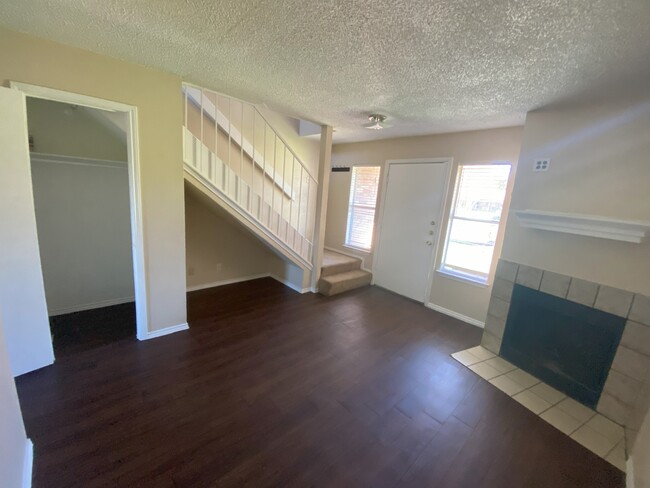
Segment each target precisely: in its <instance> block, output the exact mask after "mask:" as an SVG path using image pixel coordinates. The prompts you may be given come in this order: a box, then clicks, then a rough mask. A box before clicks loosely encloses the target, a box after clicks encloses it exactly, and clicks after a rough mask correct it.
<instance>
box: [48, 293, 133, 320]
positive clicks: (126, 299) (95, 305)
mask: <svg viewBox="0 0 650 488" xmlns="http://www.w3.org/2000/svg"><path fill="white" fill-rule="evenodd" d="M129 302H135V297H133V296H131V297H122V298H111V299H110V300H101V301H99V302H92V303H85V304H83V305H74V306H72V307H66V308H57V309H54V310H48V315H49V316H50V317H56V316H57V315H64V314H66V313H73V312H83V311H84V310H93V309H95V308H102V307H111V306H113V305H122V304H123V303H129Z"/></svg>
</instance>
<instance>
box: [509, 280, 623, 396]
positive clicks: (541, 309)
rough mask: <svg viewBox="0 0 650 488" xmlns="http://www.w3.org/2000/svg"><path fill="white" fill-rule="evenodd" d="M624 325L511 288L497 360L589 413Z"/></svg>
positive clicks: (591, 310) (568, 303)
mask: <svg viewBox="0 0 650 488" xmlns="http://www.w3.org/2000/svg"><path fill="white" fill-rule="evenodd" d="M624 327H625V319H624V318H623V317H619V316H617V315H612V314H610V313H607V312H602V311H600V310H596V309H594V308H590V307H587V306H584V305H581V304H579V303H574V302H571V301H569V300H565V299H563V298H558V297H555V296H553V295H548V294H546V293H543V292H540V291H537V290H533V289H532V288H527V287H525V286H521V285H515V287H514V290H513V294H512V301H511V304H510V311H509V313H508V319H507V321H506V328H505V332H504V336H503V343H502V345H501V356H503V357H504V358H505V359H507V360H509V361H510V362H512V363H513V364H515V365H517V366H519V367H520V368H521V369H523V370H525V371H528V372H529V373H530V374H532V375H534V376H536V377H538V378H539V379H541V380H543V381H545V382H546V383H548V384H549V385H551V386H553V387H555V388H557V389H558V390H560V391H562V392H563V393H566V394H567V395H569V396H570V397H572V398H574V399H575V400H577V401H579V402H581V403H583V404H584V405H586V406H588V407H590V408H595V407H596V405H597V403H598V399H599V398H600V394H601V392H602V390H603V386H604V385H605V380H606V379H607V375H608V373H609V369H610V367H611V365H612V361H613V360H614V354H615V353H616V348H617V347H618V343H619V342H620V340H621V335H622V333H623V328H624Z"/></svg>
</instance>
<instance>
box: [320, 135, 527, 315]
mask: <svg viewBox="0 0 650 488" xmlns="http://www.w3.org/2000/svg"><path fill="white" fill-rule="evenodd" d="M521 134H522V128H521V127H511V128H506V129H493V130H483V131H471V132H458V133H453V134H439V135H431V136H419V137H402V138H397V139H384V140H380V141H370V142H360V143H350V144H335V145H334V146H333V147H332V165H334V166H336V165H354V164H368V165H375V166H382V171H383V169H384V167H385V162H386V161H387V160H390V159H414V158H453V161H454V165H453V167H452V169H451V172H450V174H451V177H452V181H451V182H450V184H451V187H450V188H451V189H452V191H450V192H449V197H448V199H447V202H446V204H445V209H444V215H445V216H448V215H449V209H450V205H451V198H452V196H453V185H454V181H453V178H454V177H455V175H456V170H457V165H458V164H459V163H470V162H480V161H510V162H511V163H512V165H513V173H514V171H515V168H516V165H517V160H518V157H519V146H520V142H521ZM382 178H383V176H382ZM380 185H381V182H380ZM349 191H350V173H332V174H331V176H330V190H329V201H328V207H327V209H328V213H327V227H326V234H325V245H326V246H327V247H331V248H333V249H338V250H341V251H344V252H353V253H355V254H357V255H359V256H360V257H363V258H364V266H366V267H368V266H370V262H371V261H372V253H362V252H354V251H350V250H349V249H346V248H345V247H344V246H343V243H344V239H345V226H346V223H347V206H348V199H349ZM382 198H383V195H382V194H381V193H380V195H379V199H382ZM506 203H507V202H506ZM443 224H445V223H443ZM445 234H446V224H445V225H443V226H442V227H441V228H440V242H439V243H438V256H437V257H436V266H438V265H439V262H440V259H441V253H442V251H443V244H442V243H443V240H444V236H445ZM502 236H503V232H501V233H500V235H499V237H498V238H497V243H496V249H495V256H499V253H500V248H501V242H502ZM490 292H491V288H490V287H481V286H477V285H474V284H470V283H466V282H461V281H457V280H454V279H451V278H448V277H446V276H443V275H441V274H439V273H434V274H433V277H432V282H431V295H430V297H429V300H430V302H431V303H432V304H433V305H436V306H438V307H441V308H444V309H447V310H451V311H452V312H455V313H457V314H460V315H463V316H465V317H467V318H469V319H471V320H472V321H475V322H484V321H485V317H486V315H487V307H488V303H489V299H490Z"/></svg>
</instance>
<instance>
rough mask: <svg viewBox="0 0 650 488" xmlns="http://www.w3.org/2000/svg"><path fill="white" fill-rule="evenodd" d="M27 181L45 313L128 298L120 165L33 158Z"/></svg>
mask: <svg viewBox="0 0 650 488" xmlns="http://www.w3.org/2000/svg"><path fill="white" fill-rule="evenodd" d="M28 117H29V113H28ZM28 122H29V119H28ZM30 123H31V122H30ZM32 181H33V185H34V205H35V208H36V224H37V228H38V240H39V249H40V255H41V262H42V265H43V280H44V282H45V296H46V298H47V306H48V312H49V314H50V315H57V314H61V313H68V312H73V311H77V310H84V309H89V308H96V307H101V306H107V305H112V304H115V303H123V302H127V301H132V300H134V287H133V260H132V251H131V221H130V213H129V212H130V211H129V203H130V202H129V175H128V169H127V165H126V163H118V164H114V165H108V164H104V165H97V164H66V163H65V162H46V161H45V162H44V161H40V160H34V159H33V160H32Z"/></svg>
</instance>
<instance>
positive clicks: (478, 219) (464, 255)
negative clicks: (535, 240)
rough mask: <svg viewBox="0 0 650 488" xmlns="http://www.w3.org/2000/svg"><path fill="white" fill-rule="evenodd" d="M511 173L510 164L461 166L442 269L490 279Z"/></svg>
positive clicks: (469, 277)
mask: <svg viewBox="0 0 650 488" xmlns="http://www.w3.org/2000/svg"><path fill="white" fill-rule="evenodd" d="M509 176H510V165H509V164H472V165H461V166H460V167H459V168H458V178H457V182H456V191H455V194H454V202H453V206H452V209H451V215H450V216H449V226H448V230H447V241H446V242H445V252H444V255H443V258H442V264H441V266H440V271H441V272H442V273H445V274H450V275H453V276H457V277H460V278H465V279H467V280H470V281H474V282H477V283H484V284H486V283H487V281H488V275H489V273H490V266H491V265H492V256H493V255H494V245H495V242H496V238H497V233H498V231H499V222H500V221H501V213H502V211H503V201H504V200H505V198H506V187H507V186H508V177H509Z"/></svg>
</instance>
